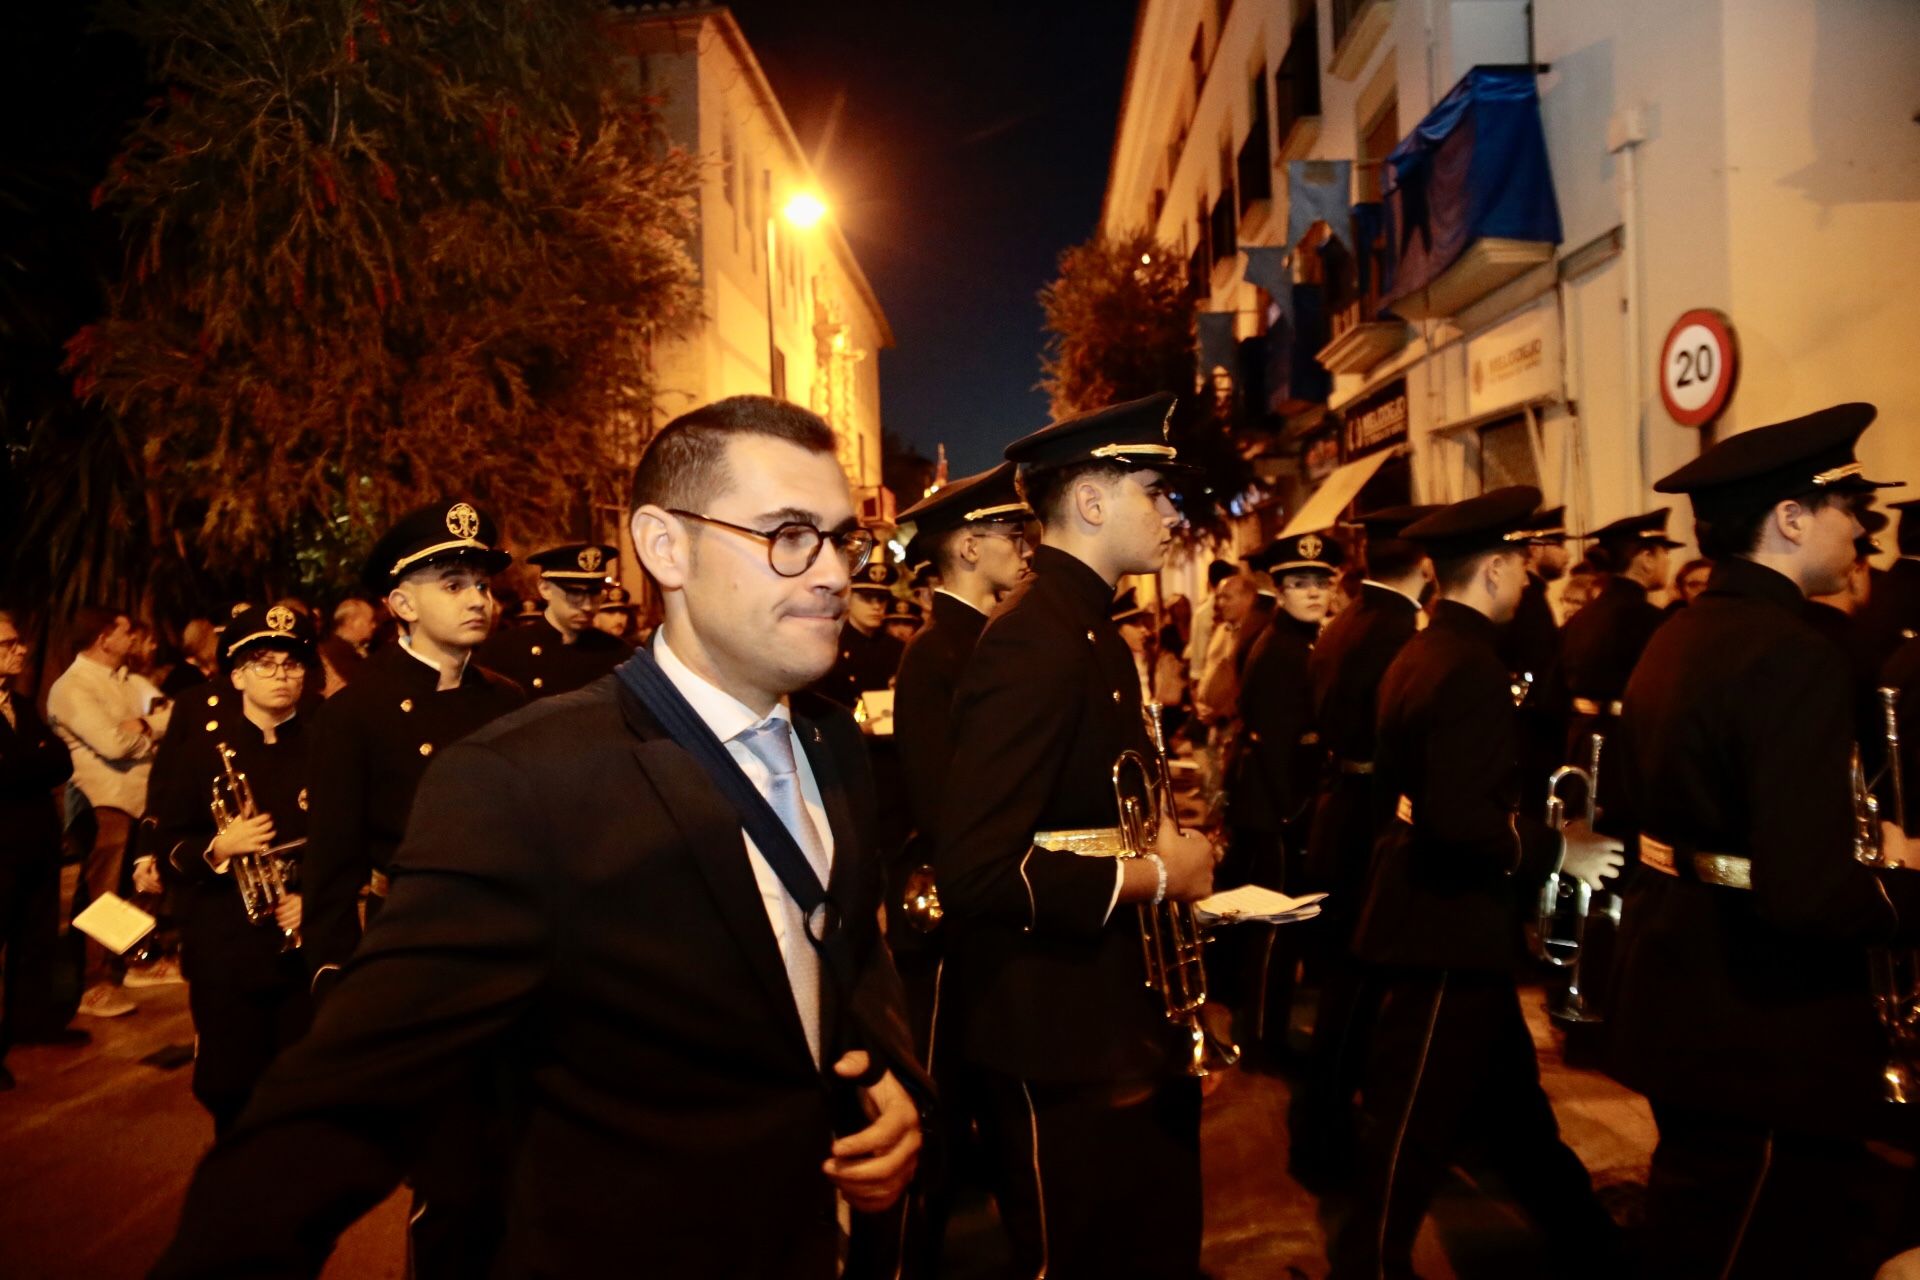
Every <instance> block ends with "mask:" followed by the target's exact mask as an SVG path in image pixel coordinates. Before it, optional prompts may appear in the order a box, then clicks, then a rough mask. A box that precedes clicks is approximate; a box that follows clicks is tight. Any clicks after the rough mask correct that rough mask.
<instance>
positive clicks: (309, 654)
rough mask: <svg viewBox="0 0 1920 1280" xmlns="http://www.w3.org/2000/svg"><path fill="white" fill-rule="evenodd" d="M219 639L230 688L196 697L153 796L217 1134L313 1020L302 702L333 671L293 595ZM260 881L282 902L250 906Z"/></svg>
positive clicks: (198, 1071) (197, 1074)
mask: <svg viewBox="0 0 1920 1280" xmlns="http://www.w3.org/2000/svg"><path fill="white" fill-rule="evenodd" d="M219 652H220V658H219V661H220V666H221V669H222V670H223V671H224V672H225V673H226V681H225V683H226V685H227V696H226V697H224V698H218V699H216V700H215V701H213V702H212V703H211V704H210V705H208V706H206V707H204V708H203V707H201V706H200V705H199V702H200V701H201V700H200V699H196V700H195V701H194V702H193V703H189V704H188V705H187V707H186V708H185V711H187V712H192V713H194V714H192V715H191V716H189V715H187V714H184V713H183V714H182V715H181V716H180V717H179V718H178V719H177V720H176V723H175V725H174V732H172V733H171V734H169V735H168V737H167V740H166V742H165V743H164V744H163V745H162V746H161V748H160V755H159V758H158V759H157V760H156V761H155V762H154V771H153V788H152V795H151V799H150V802H149V806H148V813H149V816H150V817H151V818H152V819H153V821H154V835H155V838H156V843H155V853H156V855H157V858H158V861H159V865H160V868H161V872H160V873H161V877H162V879H163V880H165V881H167V882H168V883H169V884H170V885H171V886H172V887H173V889H174V890H175V899H174V901H175V915H176V919H177V920H178V923H179V927H180V967H181V971H182V972H183V973H184V974H185V975H186V979H187V984H188V985H187V1004H188V1007H189V1008H190V1009H191V1010H192V1012H193V1030H194V1056H193V1096H194V1097H195V1098H197V1099H199V1100H200V1104H201V1105H202V1106H204V1107H205V1108H206V1109H207V1110H208V1112H210V1113H211V1114H212V1116H213V1131H214V1135H215V1136H216V1137H218V1136H219V1135H221V1134H223V1133H225V1132H226V1131H227V1130H228V1129H229V1128H231V1127H232V1126H233V1122H234V1121H235V1120H237V1119H238V1118H239V1116H240V1112H241V1110H242V1108H244V1107H245V1106H246V1104H247V1099H248V1098H250V1097H251V1096H252V1094H253V1087H254V1085H255V1084H256V1083H258V1081H259V1079H260V1077H261V1075H262V1074H263V1073H264V1072H265V1071H266V1069H267V1065H268V1064H269V1063H270V1062H272V1061H273V1059H274V1057H275V1056H276V1055H277V1054H278V1053H279V1052H280V1051H281V1050H282V1049H285V1048H286V1047H287V1046H288V1045H290V1044H292V1043H293V1042H294V1041H295V1040H297V1039H299V1038H300V1036H301V1035H302V1034H303V1033H304V1032H305V1031H306V1028H307V1018H308V1015H309V1000H308V995H307V973H306V967H305V965H304V963H303V962H302V961H301V958H300V955H299V952H298V950H297V947H298V941H299V938H300V923H301V921H300V914H301V912H300V907H301V902H300V893H299V884H300V880H299V859H300V856H301V846H302V845H303V844H304V843H305V835H306V830H307V815H308V812H309V806H310V804H311V797H310V794H309V788H308V781H309V779H308V770H307V746H308V741H309V735H308V726H307V724H306V719H307V717H306V715H305V714H304V713H302V711H301V703H302V697H303V694H304V693H305V691H306V686H307V683H308V681H309V680H312V679H313V678H314V677H315V676H316V675H318V673H319V656H318V653H317V650H316V642H315V637H314V627H313V624H312V622H310V621H309V620H308V619H307V618H306V617H304V616H303V615H301V614H298V613H296V612H294V611H293V610H292V609H289V608H287V607H285V606H284V605H274V606H271V607H267V606H250V607H248V608H247V609H245V610H244V611H242V612H241V613H240V614H239V616H237V617H235V618H234V619H233V621H231V622H229V623H228V624H227V627H226V630H225V631H224V632H222V633H221V637H220V651H219ZM202 713H204V718H203V716H202ZM216 789H218V791H219V792H220V796H221V800H220V803H221V808H222V810H223V812H221V813H220V814H218V815H216V814H215V812H214V795H215V792H216ZM248 800H251V802H252V805H253V811H252V812H251V813H247V812H245V811H244V806H245V804H246V803H247V801H248ZM263 850H276V851H278V852H275V853H272V854H263V853H262V851H263ZM249 864H251V866H250V865H249ZM246 882H253V883H264V884H265V885H267V886H271V885H274V884H277V885H278V886H279V888H278V889H277V890H272V889H270V890H269V892H270V893H272V894H273V895H274V896H277V897H278V901H277V902H275V901H272V900H270V898H269V897H267V896H262V897H260V898H258V899H257V900H256V903H255V905H254V906H253V908H252V909H251V911H250V910H249V907H248V904H247V901H246V896H245V894H246V891H245V889H244V888H243V883H246Z"/></svg>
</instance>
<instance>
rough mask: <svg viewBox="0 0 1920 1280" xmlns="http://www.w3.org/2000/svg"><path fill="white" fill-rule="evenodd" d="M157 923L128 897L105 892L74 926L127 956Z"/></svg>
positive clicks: (76, 920) (108, 948)
mask: <svg viewBox="0 0 1920 1280" xmlns="http://www.w3.org/2000/svg"><path fill="white" fill-rule="evenodd" d="M155 923H156V922H155V920H154V918H153V917H152V916H150V915H148V914H147V913H146V912H144V911H142V910H141V909H140V908H138V907H136V906H134V905H133V904H132V903H131V902H128V901H127V900H126V899H125V898H122V897H119V896H117V895H115V894H111V893H103V894H101V895H100V896H99V897H98V898H95V899H94V900H93V901H92V902H90V903H88V904H87V909H86V910H85V911H82V912H81V913H80V914H79V915H77V916H75V917H74V918H73V927H74V928H76V929H78V930H79V931H80V932H82V933H84V934H86V935H87V936H88V937H89V938H92V939H93V940H94V941H95V942H97V943H99V944H100V945H101V946H103V947H105V948H106V949H107V950H109V951H111V952H113V953H114V954H115V955H125V954H126V953H127V952H128V951H131V950H132V949H133V948H134V947H136V946H138V945H139V943H140V940H141V939H142V938H144V937H146V936H147V935H148V934H150V933H152V932H153V926H154V924H155Z"/></svg>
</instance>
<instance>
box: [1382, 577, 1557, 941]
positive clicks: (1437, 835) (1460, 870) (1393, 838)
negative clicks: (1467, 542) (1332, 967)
mask: <svg viewBox="0 0 1920 1280" xmlns="http://www.w3.org/2000/svg"><path fill="white" fill-rule="evenodd" d="M1497 640H1498V632H1497V631H1496V629H1495V627H1494V625H1493V623H1492V622H1491V621H1489V620H1488V619H1487V618H1486V616H1485V615H1483V614H1481V613H1479V612H1477V611H1475V610H1473V609H1471V608H1468V607H1467V606H1466V605H1463V604H1457V603H1455V602H1453V601H1451V600H1443V601H1441V602H1440V604H1439V605H1438V606H1436V607H1435V609H1434V611H1433V623H1432V625H1430V626H1429V627H1428V628H1427V629H1426V630H1425V631H1422V632H1421V633H1420V634H1419V635H1416V636H1415V637H1413V639H1411V640H1409V641H1407V643H1406V646H1405V647H1404V648H1402V649H1401V650H1400V655H1399V656H1398V657H1396V658H1395V659H1394V660H1393V665H1392V666H1391V667H1389V668H1387V675H1386V679H1385V680H1384V681H1382V682H1381V686H1380V715H1379V720H1378V722H1377V727H1376V740H1377V746H1376V751H1375V762H1376V770H1377V771H1376V773H1375V775H1374V782H1375V785H1376V786H1378V787H1379V788H1380V793H1381V795H1382V797H1383V798H1386V799H1385V803H1387V804H1389V805H1394V806H1395V807H1397V801H1398V799H1399V797H1402V796H1404V797H1406V799H1407V801H1408V804H1409V806H1410V809H1411V814H1410V816H1411V818H1412V821H1410V822H1409V821H1405V820H1403V819H1401V818H1398V817H1396V818H1394V819H1393V820H1392V821H1390V822H1389V823H1388V824H1387V826H1386V828H1385V829H1384V830H1383V831H1382V832H1381V834H1380V837H1379V840H1378V841H1377V842H1376V843H1375V845H1374V861H1373V870H1372V878H1371V881H1370V883H1369V885H1368V889H1367V899H1366V905H1365V907H1364V908H1363V910H1362V913H1361V917H1360V922H1359V925H1358V928H1357V930H1356V932H1355V934H1354V951H1355V952H1356V953H1357V954H1358V955H1359V956H1360V958H1361V959H1363V960H1367V961H1370V962H1372V963H1374V964H1395V965H1417V966H1422V967H1430V968H1442V969H1472V970H1479V971H1485V972H1504V971H1507V970H1509V969H1511V968H1512V967H1513V966H1514V965H1515V964H1517V963H1518V962H1519V961H1520V960H1521V959H1522V957H1524V955H1525V954H1526V946H1525V935H1524V934H1523V933H1522V932H1521V913H1522V912H1523V911H1525V910H1528V909H1530V905H1531V903H1532V902H1533V901H1534V900H1535V896H1536V895H1537V893H1538V891H1539V888H1540V885H1541V883H1542V882H1543V881H1544V880H1545V878H1546V876H1547V873H1548V872H1549V871H1551V870H1552V869H1553V863H1554V860H1555V859H1556V858H1557V857H1558V856H1559V852H1560V837H1559V836H1558V835H1556V834H1554V833H1553V832H1552V831H1550V830H1548V828H1547V826H1546V824H1545V823H1544V822H1542V821H1541V820H1540V819H1539V818H1537V817H1535V816H1533V815H1532V814H1530V813H1528V812H1526V811H1525V810H1524V809H1522V807H1521V804H1520V797H1521V788H1520V777H1519V763H1518V758H1517V756H1516V751H1517V746H1518V739H1517V735H1516V731H1515V721H1514V707H1513V693H1512V691H1511V689H1510V687H1509V681H1510V677H1509V675H1508V672H1507V667H1506V664H1505V663H1504V662H1502V661H1501V660H1500V655H1499V653H1498V651H1497V650H1496V648H1495V645H1496V642H1497ZM1536 812H1537V811H1536Z"/></svg>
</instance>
